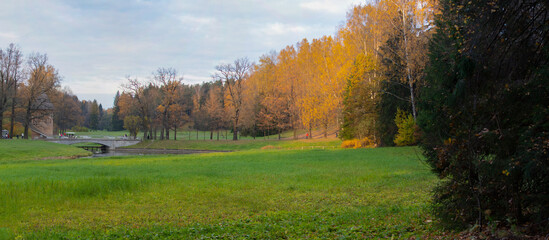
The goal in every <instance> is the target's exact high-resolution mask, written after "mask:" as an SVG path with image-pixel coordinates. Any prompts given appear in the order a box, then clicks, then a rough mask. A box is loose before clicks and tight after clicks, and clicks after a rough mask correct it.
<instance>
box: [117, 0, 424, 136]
mask: <svg viewBox="0 0 549 240" xmlns="http://www.w3.org/2000/svg"><path fill="white" fill-rule="evenodd" d="M434 12H435V6H434V4H433V3H432V2H430V1H389V0H386V1H378V2H376V3H373V4H368V5H359V6H355V7H353V8H352V9H351V10H350V11H349V12H348V16H347V20H346V22H345V24H344V25H342V26H341V27H340V28H339V29H338V31H337V33H336V34H335V36H323V37H321V38H318V39H312V40H308V39H303V40H302V41H300V42H298V43H297V44H295V45H289V46H287V47H285V48H284V49H282V50H280V51H272V52H270V53H268V54H265V55H263V56H261V57H260V59H259V60H258V62H257V63H253V62H251V61H249V60H248V59H247V58H240V59H237V60H235V61H234V62H232V63H222V64H220V65H218V66H216V72H215V74H214V75H213V76H212V80H213V81H212V82H208V83H203V84H198V85H185V84H183V82H182V78H181V77H179V76H177V73H176V71H175V70H174V69H172V68H167V69H166V68H159V69H158V70H157V71H156V72H154V73H153V74H152V77H151V79H152V80H149V81H140V80H138V79H135V78H128V80H127V81H126V83H125V84H124V87H123V88H124V91H123V93H122V94H120V96H119V97H118V100H117V105H116V107H117V108H119V109H120V111H119V114H120V117H119V118H120V119H124V120H125V119H126V118H128V126H129V125H131V124H129V123H130V122H131V123H133V125H135V126H134V127H132V128H133V129H137V130H139V129H141V130H142V131H143V137H149V138H154V139H157V138H159V139H169V138H170V134H169V132H170V131H171V130H173V131H174V133H176V132H177V131H176V129H178V128H181V127H182V126H193V128H195V129H200V130H209V131H211V135H210V138H213V133H214V131H215V132H218V130H220V129H227V128H229V129H231V131H232V133H233V139H234V140H237V134H238V133H240V134H243V135H250V136H265V135H268V134H273V133H279V134H280V133H281V132H283V131H288V130H293V132H294V138H297V137H298V134H297V131H298V130H300V129H305V130H306V132H307V133H308V136H310V137H312V135H313V130H315V129H319V130H321V132H322V135H323V137H327V136H328V135H329V134H339V136H340V137H341V138H343V139H352V138H370V139H372V140H373V142H376V143H377V144H378V145H393V144H394V138H395V135H396V134H397V131H398V127H397V124H396V122H395V117H396V116H397V112H398V111H401V112H403V113H406V114H404V115H405V116H406V117H407V116H408V114H410V115H411V116H412V117H413V119H414V121H415V119H416V117H417V115H418V114H417V106H416V105H417V100H416V98H417V97H416V95H417V93H418V88H419V87H420V86H421V84H422V83H421V81H422V77H423V75H422V74H423V73H422V70H421V69H422V68H423V67H424V66H425V63H426V59H427V57H426V56H427V55H426V51H425V49H426V44H427V42H428V39H429V37H430V35H431V34H432V32H433V29H434V27H433V26H434V20H433V19H434V18H433V16H434ZM401 115H402V114H401ZM130 119H133V120H131V121H130ZM397 120H398V119H397ZM134 132H135V131H134ZM134 135H135V134H134ZM279 136H280V135H279ZM174 137H175V136H174ZM408 138H409V137H408ZM406 140H407V141H409V139H406ZM414 142H415V141H411V142H410V141H409V143H408V142H406V144H410V143H414Z"/></svg>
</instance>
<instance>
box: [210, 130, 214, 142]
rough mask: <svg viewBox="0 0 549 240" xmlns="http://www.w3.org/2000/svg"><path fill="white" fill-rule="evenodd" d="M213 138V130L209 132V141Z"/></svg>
mask: <svg viewBox="0 0 549 240" xmlns="http://www.w3.org/2000/svg"><path fill="white" fill-rule="evenodd" d="M213 138H214V130H210V140H213Z"/></svg>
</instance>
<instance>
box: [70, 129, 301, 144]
mask: <svg viewBox="0 0 549 240" xmlns="http://www.w3.org/2000/svg"><path fill="white" fill-rule="evenodd" d="M302 132H303V131H302V130H301V131H299V132H298V133H302ZM210 133H211V132H210V131H198V134H197V131H196V130H186V131H177V140H193V141H196V140H199V141H203V140H208V141H209V140H210ZM75 134H76V136H79V137H82V136H88V137H91V138H109V137H118V138H119V137H123V136H124V135H127V136H129V135H130V132H128V131H125V130H124V131H103V130H97V131H95V130H93V131H89V132H75ZM157 134H160V133H157ZM137 137H138V138H143V132H139V133H138V134H137ZM157 137H160V135H158V136H157ZM281 137H282V138H292V137H293V131H286V132H283V133H282V134H281ZM173 138H174V132H173V131H170V139H173ZM232 138H233V134H232V133H231V132H230V131H225V130H221V131H219V139H220V140H231V139H232ZM213 139H214V140H217V132H216V131H214V133H213ZM239 139H241V140H263V139H266V140H276V139H278V134H273V135H270V136H267V137H265V138H264V137H257V138H255V139H254V138H253V137H249V136H239Z"/></svg>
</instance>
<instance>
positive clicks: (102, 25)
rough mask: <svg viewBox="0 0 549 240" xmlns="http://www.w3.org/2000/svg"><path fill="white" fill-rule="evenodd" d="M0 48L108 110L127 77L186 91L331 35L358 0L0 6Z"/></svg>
mask: <svg viewBox="0 0 549 240" xmlns="http://www.w3.org/2000/svg"><path fill="white" fill-rule="evenodd" d="M0 2H1V4H0V5H2V7H1V8H0V47H1V48H6V47H8V45H9V44H10V43H15V44H17V45H18V46H19V47H20V49H21V50H22V51H23V54H25V55H28V54H30V53H33V52H38V53H42V54H44V53H45V54H47V55H48V57H49V62H50V64H52V65H53V66H54V67H55V68H56V69H58V71H59V73H60V75H61V76H62V82H61V85H62V86H64V87H69V88H70V89H71V90H72V92H73V93H74V94H75V95H77V96H78V97H79V99H86V100H93V99H97V100H98V101H99V102H100V103H102V104H103V106H104V107H105V108H109V107H112V105H113V100H114V95H115V93H116V91H118V90H122V88H121V85H122V84H123V83H124V81H125V79H126V78H127V77H128V76H129V77H132V78H138V79H141V80H143V81H147V80H148V79H150V77H151V76H152V72H153V71H155V70H156V69H158V68H159V67H172V68H174V69H176V70H177V71H178V74H179V75H181V76H183V82H184V83H185V84H196V83H202V82H205V81H211V75H212V74H213V73H214V72H215V66H216V65H219V64H222V63H230V62H233V61H234V60H235V59H238V58H243V57H247V58H248V59H250V60H251V61H257V60H258V59H259V57H260V56H261V55H263V54H267V53H269V52H270V51H273V50H274V51H278V50H280V49H282V48H284V47H285V46H287V45H294V44H295V43H297V42H299V41H300V40H302V39H303V38H307V39H313V38H319V37H321V36H323V35H333V34H334V33H335V32H336V30H337V28H338V26H340V25H342V24H343V23H344V21H345V18H346V12H347V11H348V10H349V9H350V8H351V7H352V6H353V5H357V4H360V3H362V2H363V1H359V0H274V1H273V0H270V1H269V0H241V1H227V0H225V1H223V0H202V1H187V0H180V1H177V0H154V1H153V0H125V1H122V0H88V1H80V0H0Z"/></svg>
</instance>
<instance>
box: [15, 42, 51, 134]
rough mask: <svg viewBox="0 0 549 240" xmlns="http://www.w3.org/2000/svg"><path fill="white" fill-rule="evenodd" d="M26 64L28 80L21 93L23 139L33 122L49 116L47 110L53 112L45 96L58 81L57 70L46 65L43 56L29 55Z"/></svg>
mask: <svg viewBox="0 0 549 240" xmlns="http://www.w3.org/2000/svg"><path fill="white" fill-rule="evenodd" d="M27 64H28V71H29V78H28V80H27V82H26V85H25V87H24V88H23V91H22V99H23V101H22V103H23V108H24V111H25V113H24V118H23V119H24V120H23V126H24V127H25V130H24V134H25V136H24V138H28V137H29V127H30V126H31V123H32V121H33V120H36V119H41V118H43V117H45V116H46V115H47V114H49V110H53V109H52V108H53V106H50V105H51V103H50V101H49V99H48V97H47V95H46V94H47V93H50V91H52V90H53V89H55V87H57V86H58V85H59V81H60V78H59V75H58V73H57V70H56V69H55V68H54V67H53V66H52V65H50V64H49V63H48V57H47V56H46V55H45V54H44V55H42V54H38V53H35V54H31V55H30V56H29V57H28V62H27Z"/></svg>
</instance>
